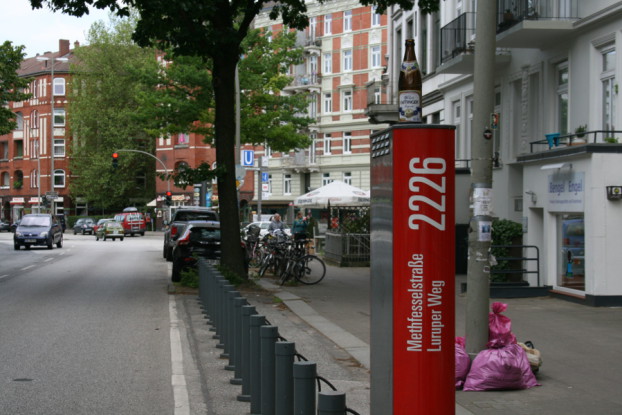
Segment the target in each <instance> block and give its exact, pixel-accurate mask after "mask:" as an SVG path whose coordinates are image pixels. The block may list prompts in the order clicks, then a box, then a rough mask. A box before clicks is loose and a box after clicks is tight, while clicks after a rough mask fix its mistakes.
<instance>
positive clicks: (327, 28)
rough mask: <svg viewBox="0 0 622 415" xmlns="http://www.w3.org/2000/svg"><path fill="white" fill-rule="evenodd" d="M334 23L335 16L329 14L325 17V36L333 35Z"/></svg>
mask: <svg viewBox="0 0 622 415" xmlns="http://www.w3.org/2000/svg"><path fill="white" fill-rule="evenodd" d="M332 23H333V15H332V14H327V15H326V16H324V34H325V35H330V34H332V33H333V31H332Z"/></svg>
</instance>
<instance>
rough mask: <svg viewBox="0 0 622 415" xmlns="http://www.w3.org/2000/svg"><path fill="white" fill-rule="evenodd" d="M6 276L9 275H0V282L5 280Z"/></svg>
mask: <svg viewBox="0 0 622 415" xmlns="http://www.w3.org/2000/svg"><path fill="white" fill-rule="evenodd" d="M8 276H9V274H4V275H0V280H3V279H5V278H6V277H8Z"/></svg>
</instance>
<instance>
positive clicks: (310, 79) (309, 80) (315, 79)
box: [289, 73, 322, 86]
mask: <svg viewBox="0 0 622 415" xmlns="http://www.w3.org/2000/svg"><path fill="white" fill-rule="evenodd" d="M321 79H322V77H321V75H320V74H315V73H312V74H306V75H296V76H294V79H293V80H292V83H291V84H289V86H305V85H319V84H320V80H321Z"/></svg>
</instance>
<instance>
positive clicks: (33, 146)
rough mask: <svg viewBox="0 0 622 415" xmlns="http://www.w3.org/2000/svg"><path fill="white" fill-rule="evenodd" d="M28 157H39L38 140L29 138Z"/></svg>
mask: <svg viewBox="0 0 622 415" xmlns="http://www.w3.org/2000/svg"><path fill="white" fill-rule="evenodd" d="M30 158H33V159H36V158H39V140H37V139H31V140H30Z"/></svg>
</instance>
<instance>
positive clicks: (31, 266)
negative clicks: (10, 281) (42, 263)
mask: <svg viewBox="0 0 622 415" xmlns="http://www.w3.org/2000/svg"><path fill="white" fill-rule="evenodd" d="M34 267H35V266H34V265H28V266H27V267H24V268H22V269H21V270H22V271H26V270H27V269H30V268H34Z"/></svg>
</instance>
